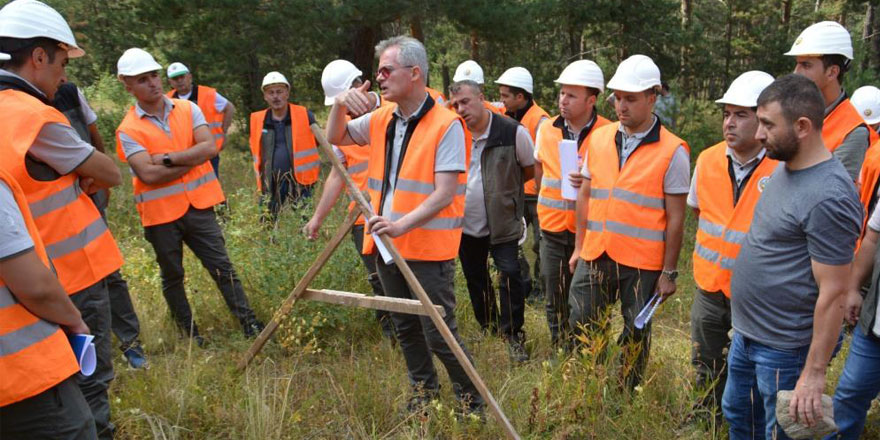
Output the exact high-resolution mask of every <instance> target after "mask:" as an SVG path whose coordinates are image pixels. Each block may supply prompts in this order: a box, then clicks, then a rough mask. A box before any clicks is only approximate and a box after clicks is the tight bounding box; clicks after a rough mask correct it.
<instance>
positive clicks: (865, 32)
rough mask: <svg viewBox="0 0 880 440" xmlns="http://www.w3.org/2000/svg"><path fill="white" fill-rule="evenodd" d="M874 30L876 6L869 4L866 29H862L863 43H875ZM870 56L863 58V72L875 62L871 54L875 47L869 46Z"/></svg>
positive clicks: (866, 14)
mask: <svg viewBox="0 0 880 440" xmlns="http://www.w3.org/2000/svg"><path fill="white" fill-rule="evenodd" d="M873 30H874V4H873V3H871V2H868V8H867V10H866V11H865V27H864V28H862V41H865V42H873V39H872V36H871V33H872V31H873ZM868 48H869V49H868V50H869V52H868V54H867V56H864V57H862V61H861V65H862V70H867V69H868V66H869V65H870V62H871V61H873V58H874V57H873V56H872V55H873V54H872V53H871V52H870V51H871V50H872V49H873V47H871V46H870V45H869V46H868Z"/></svg>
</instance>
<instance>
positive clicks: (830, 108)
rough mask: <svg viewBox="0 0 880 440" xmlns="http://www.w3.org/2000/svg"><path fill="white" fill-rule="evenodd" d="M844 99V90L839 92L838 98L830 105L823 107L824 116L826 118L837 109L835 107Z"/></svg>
mask: <svg viewBox="0 0 880 440" xmlns="http://www.w3.org/2000/svg"><path fill="white" fill-rule="evenodd" d="M844 99H846V90H841V91H840V96H838V97H837V99H835V100H834V102H832V103H831V105H829V106H828V107H825V116H828V115H829V114H830V113H831V112H833V111H834V109H835V108H837V106H838V105H840V103H841V102H843V100H844Z"/></svg>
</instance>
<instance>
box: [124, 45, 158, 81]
mask: <svg viewBox="0 0 880 440" xmlns="http://www.w3.org/2000/svg"><path fill="white" fill-rule="evenodd" d="M157 70H162V66H161V65H160V64H159V63H157V62H156V60H155V59H154V58H153V56H152V55H150V54H149V52H147V51H145V50H143V49H140V48H137V47H132V48H131V49H128V50H126V51H125V52H124V53H123V54H122V56H121V57H119V61H117V62H116V74H117V76H119V77H120V78H122V77H123V76H136V75H140V74H142V73H147V72H155V71H157Z"/></svg>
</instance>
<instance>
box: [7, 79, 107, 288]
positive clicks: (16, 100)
mask: <svg viewBox="0 0 880 440" xmlns="http://www.w3.org/2000/svg"><path fill="white" fill-rule="evenodd" d="M0 114H2V115H3V117H2V118H0V133H2V135H0V157H2V158H3V159H2V160H0V168H4V169H5V170H6V171H8V172H9V174H11V175H12V177H13V178H14V179H15V180H16V181H17V182H18V184H19V185H20V186H21V188H22V190H23V191H24V193H25V196H26V197H27V200H28V203H29V205H30V210H31V213H32V215H33V217H34V222H35V224H36V225H37V229H38V230H39V231H40V236H41V237H42V239H43V243H45V245H46V251H47V252H48V255H49V258H50V259H51V260H52V264H53V265H54V266H55V270H56V272H57V274H58V279H59V280H60V281H61V285H62V286H64V290H65V291H66V292H67V293H68V294H71V295H72V294H74V293H77V292H79V291H80V290H83V289H85V288H86V287H89V286H91V285H93V284H95V283H97V282H99V281H101V280H102V279H104V278H105V277H106V276H107V275H110V274H111V273H113V272H115V271H117V270H118V269H119V268H120V267H122V254H121V253H120V252H119V248H118V247H117V246H116V241H115V240H114V239H113V235H111V234H110V230H109V229H108V228H107V223H106V222H105V221H104V219H103V218H101V213H100V212H98V209H97V208H96V207H95V204H94V203H93V202H92V201H91V200H90V199H89V196H88V195H87V194H86V193H84V192H83V191H82V189H81V188H80V185H79V177H78V175H77V174H76V173H70V174H68V175H66V176H59V175H58V174H57V173H55V171H54V170H51V169H50V168H48V167H47V166H42V168H43V169H45V170H46V172H47V175H46V176H44V177H45V178H46V179H48V180H36V179H35V178H34V177H38V176H31V174H30V173H29V172H28V170H27V168H26V165H25V157H26V156H27V152H28V150H29V149H30V148H31V145H33V143H34V140H35V139H36V138H37V136H38V135H39V132H40V129H41V128H42V127H43V125H45V124H52V123H55V124H61V125H67V126H69V125H70V124H69V123H68V121H67V118H65V117H64V115H63V114H61V112H59V111H58V110H56V109H55V108H54V107H50V106H48V105H45V104H43V103H42V102H41V101H40V100H38V99H37V98H35V97H33V96H31V95H28V94H27V93H25V92H21V91H17V90H12V89H8V90H3V91H0ZM40 178H41V179H42V178H43V177H40Z"/></svg>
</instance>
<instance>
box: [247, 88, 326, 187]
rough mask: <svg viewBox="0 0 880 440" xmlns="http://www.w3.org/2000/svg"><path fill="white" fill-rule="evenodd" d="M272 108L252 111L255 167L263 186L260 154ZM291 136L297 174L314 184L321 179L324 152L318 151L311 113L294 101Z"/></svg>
mask: <svg viewBox="0 0 880 440" xmlns="http://www.w3.org/2000/svg"><path fill="white" fill-rule="evenodd" d="M267 113H268V109H266V110H260V111H258V112H253V113H251V136H250V145H251V154H253V156H254V170H255V171H256V175H257V188H258V189H260V190H262V189H263V179H262V177H261V174H260V173H261V170H262V167H263V157H262V155H261V154H260V150H261V146H262V142H261V139H262V137H263V123H264V122H265V120H266V117H271V116H269V115H268V114H267ZM290 140H291V153H290V157H291V159H293V167H292V168H293V177H294V178H295V179H296V181H297V182H299V183H300V184H302V185H311V184H313V183H315V182H317V181H318V174H319V173H320V171H321V156H319V155H318V144H317V142H315V135H314V134H313V133H312V129H311V127H310V126H309V114H308V111H307V110H306V108H305V107H303V106H301V105H296V104H290Z"/></svg>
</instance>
